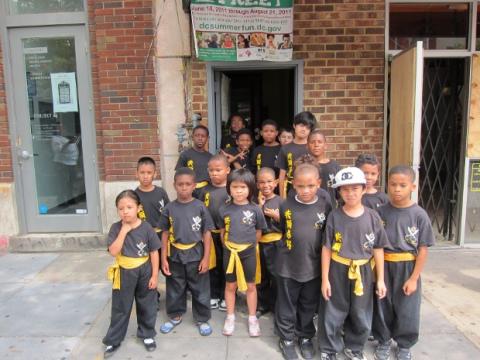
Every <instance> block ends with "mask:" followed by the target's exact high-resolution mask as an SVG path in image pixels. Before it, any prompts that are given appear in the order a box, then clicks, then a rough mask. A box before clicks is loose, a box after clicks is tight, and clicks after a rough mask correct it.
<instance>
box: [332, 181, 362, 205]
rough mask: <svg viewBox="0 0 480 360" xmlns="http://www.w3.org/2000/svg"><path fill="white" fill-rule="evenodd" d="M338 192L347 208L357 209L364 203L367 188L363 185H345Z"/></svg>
mask: <svg viewBox="0 0 480 360" xmlns="http://www.w3.org/2000/svg"><path fill="white" fill-rule="evenodd" d="M338 191H339V193H340V196H341V197H342V199H343V202H344V203H345V205H346V206H348V207H355V206H358V205H360V204H361V203H362V196H363V194H364V193H365V187H364V186H362V185H361V184H352V185H343V186H341V187H340V189H339V190H338Z"/></svg>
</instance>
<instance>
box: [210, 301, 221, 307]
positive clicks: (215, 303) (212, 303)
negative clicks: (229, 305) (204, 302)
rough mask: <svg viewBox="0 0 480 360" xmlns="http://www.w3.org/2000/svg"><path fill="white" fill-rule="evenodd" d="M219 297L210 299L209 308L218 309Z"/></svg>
mask: <svg viewBox="0 0 480 360" xmlns="http://www.w3.org/2000/svg"><path fill="white" fill-rule="evenodd" d="M219 302H220V299H210V309H218V303H219Z"/></svg>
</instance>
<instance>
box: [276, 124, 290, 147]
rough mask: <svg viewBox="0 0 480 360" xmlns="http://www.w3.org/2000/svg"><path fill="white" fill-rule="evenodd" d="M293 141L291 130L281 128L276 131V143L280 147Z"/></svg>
mask: <svg viewBox="0 0 480 360" xmlns="http://www.w3.org/2000/svg"><path fill="white" fill-rule="evenodd" d="M292 141H293V129H291V128H281V129H280V130H279V131H278V142H279V143H280V145H281V146H283V145H287V144H290V143H291V142H292Z"/></svg>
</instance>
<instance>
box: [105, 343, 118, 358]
mask: <svg viewBox="0 0 480 360" xmlns="http://www.w3.org/2000/svg"><path fill="white" fill-rule="evenodd" d="M119 347H120V344H118V345H107V346H105V350H104V351H103V358H104V359H108V358H109V357H110V356H112V355H113V354H114V353H115V351H117V349H118V348H119Z"/></svg>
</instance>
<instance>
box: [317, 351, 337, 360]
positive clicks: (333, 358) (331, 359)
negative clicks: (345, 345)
mask: <svg viewBox="0 0 480 360" xmlns="http://www.w3.org/2000/svg"><path fill="white" fill-rule="evenodd" d="M320 360H337V354H329V353H324V352H322V353H320Z"/></svg>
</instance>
